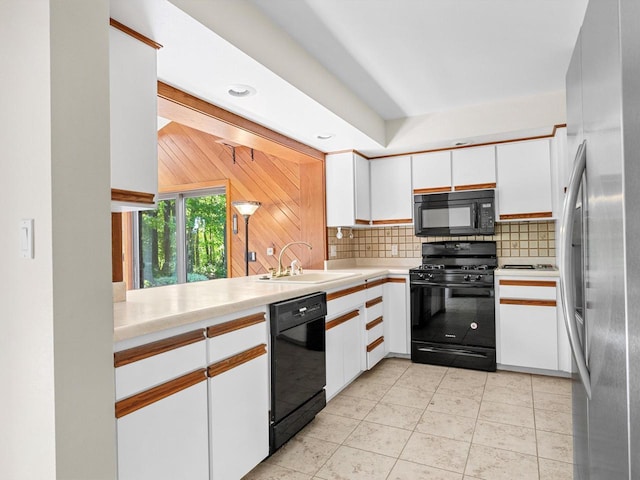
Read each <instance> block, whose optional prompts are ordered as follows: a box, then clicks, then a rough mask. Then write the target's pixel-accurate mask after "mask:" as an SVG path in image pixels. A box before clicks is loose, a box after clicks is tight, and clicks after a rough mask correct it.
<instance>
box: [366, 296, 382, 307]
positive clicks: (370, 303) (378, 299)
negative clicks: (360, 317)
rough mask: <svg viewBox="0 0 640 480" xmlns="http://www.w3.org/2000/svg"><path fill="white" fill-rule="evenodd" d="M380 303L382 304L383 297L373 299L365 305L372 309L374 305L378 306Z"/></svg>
mask: <svg viewBox="0 0 640 480" xmlns="http://www.w3.org/2000/svg"><path fill="white" fill-rule="evenodd" d="M379 303H382V297H376V298H373V299H371V300H369V301H368V302H367V303H365V304H364V306H365V307H367V308H371V307H373V306H374V305H377V304H379Z"/></svg>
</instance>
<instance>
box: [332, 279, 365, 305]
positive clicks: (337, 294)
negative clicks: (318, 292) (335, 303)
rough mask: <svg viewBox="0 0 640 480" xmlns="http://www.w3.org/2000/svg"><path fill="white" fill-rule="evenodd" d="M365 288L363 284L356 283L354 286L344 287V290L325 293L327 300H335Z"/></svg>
mask: <svg viewBox="0 0 640 480" xmlns="http://www.w3.org/2000/svg"><path fill="white" fill-rule="evenodd" d="M365 288H366V286H365V284H364V283H363V284H362V285H356V286H355V287H351V288H345V289H344V290H338V291H337V292H331V293H327V302H330V301H331V300H335V299H336V298H340V297H345V296H347V295H351V294H352V293H356V292H360V291H362V290H364V289H365Z"/></svg>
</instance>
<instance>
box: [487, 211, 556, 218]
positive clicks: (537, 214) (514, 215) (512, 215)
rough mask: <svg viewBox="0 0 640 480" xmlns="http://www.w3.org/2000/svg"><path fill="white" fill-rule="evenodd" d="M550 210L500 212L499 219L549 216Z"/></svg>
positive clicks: (551, 214)
mask: <svg viewBox="0 0 640 480" xmlns="http://www.w3.org/2000/svg"><path fill="white" fill-rule="evenodd" d="M552 216H553V213H552V212H531V213H508V214H506V213H505V214H504V215H503V214H501V215H500V220H518V219H522V218H551V217H552Z"/></svg>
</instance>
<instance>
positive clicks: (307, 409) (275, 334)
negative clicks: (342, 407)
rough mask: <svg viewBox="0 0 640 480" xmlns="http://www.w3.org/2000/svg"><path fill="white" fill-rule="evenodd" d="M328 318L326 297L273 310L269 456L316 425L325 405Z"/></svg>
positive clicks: (287, 303) (308, 298) (303, 299)
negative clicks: (317, 417) (316, 417)
mask: <svg viewBox="0 0 640 480" xmlns="http://www.w3.org/2000/svg"><path fill="white" fill-rule="evenodd" d="M326 315H327V296H326V294H325V293H314V294H311V295H306V296H304V297H298V298H294V299H291V300H286V301H284V302H280V303H274V304H272V305H271V306H270V319H271V349H270V350H271V416H270V428H269V453H270V454H272V453H273V452H275V451H276V450H277V449H278V448H280V447H281V446H282V445H283V444H284V443H285V442H286V441H287V440H289V439H290V438H291V437H293V436H294V435H295V434H296V433H297V432H299V431H300V429H302V427H304V426H305V425H306V424H307V423H309V422H310V421H311V420H313V418H314V417H315V416H316V414H317V413H318V412H319V411H320V410H322V409H323V408H324V406H325V405H326V403H327V400H326V395H325V390H324V387H325V384H326V365H325V316H326Z"/></svg>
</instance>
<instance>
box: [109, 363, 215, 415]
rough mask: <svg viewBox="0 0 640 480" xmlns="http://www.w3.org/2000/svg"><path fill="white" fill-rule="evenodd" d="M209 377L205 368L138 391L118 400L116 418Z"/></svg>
mask: <svg viewBox="0 0 640 480" xmlns="http://www.w3.org/2000/svg"><path fill="white" fill-rule="evenodd" d="M206 379H207V371H206V370H205V369H204V368H201V369H200V370H195V371H193V372H191V373H187V374H186V375H183V376H182V377H178V378H176V379H174V380H171V381H169V382H166V383H163V384H162V385H158V386H157V387H153V388H150V389H149V390H145V391H144V392H140V393H136V394H135V395H132V396H130V397H127V398H124V399H122V400H120V401H118V402H116V418H122V417H124V416H125V415H129V414H130V413H133V412H135V411H136V410H140V409H141V408H144V407H146V406H149V405H151V404H152V403H155V402H157V401H159V400H162V399H163V398H167V397H168V396H170V395H173V394H174V393H178V392H180V391H182V390H184V389H186V388H189V387H192V386H193V385H196V384H198V383H200V382H203V381H205V380H206Z"/></svg>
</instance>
